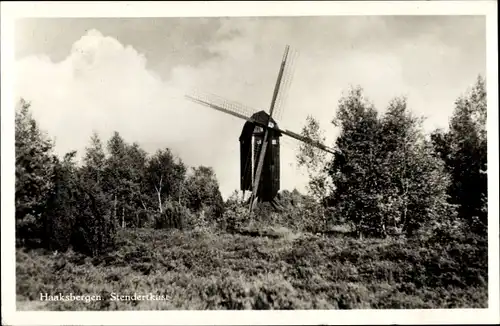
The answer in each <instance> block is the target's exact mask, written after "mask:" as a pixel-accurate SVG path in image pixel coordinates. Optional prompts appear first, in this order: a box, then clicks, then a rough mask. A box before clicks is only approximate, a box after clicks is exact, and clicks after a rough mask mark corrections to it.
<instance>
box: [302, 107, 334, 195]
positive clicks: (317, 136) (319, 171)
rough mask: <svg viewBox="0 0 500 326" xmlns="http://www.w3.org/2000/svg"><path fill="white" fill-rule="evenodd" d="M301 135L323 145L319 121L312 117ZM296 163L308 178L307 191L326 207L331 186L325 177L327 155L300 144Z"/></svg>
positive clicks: (305, 144) (328, 179) (310, 146)
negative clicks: (302, 168) (303, 169)
mask: <svg viewBox="0 0 500 326" xmlns="http://www.w3.org/2000/svg"><path fill="white" fill-rule="evenodd" d="M301 135H302V136H304V137H307V138H310V139H312V140H314V141H316V142H320V143H322V144H324V143H325V137H324V135H323V131H322V130H321V128H320V124H319V121H318V120H316V119H314V117H312V116H308V117H307V118H306V124H305V126H304V127H303V128H302V132H301ZM296 157H297V162H298V165H299V166H300V167H305V168H306V171H307V173H308V176H309V182H308V191H309V193H310V194H311V195H312V196H313V197H314V198H315V199H316V200H318V201H319V202H320V203H322V204H324V205H326V199H327V198H328V196H329V195H330V194H331V191H332V186H333V185H332V184H331V182H330V181H331V180H330V178H328V176H327V172H328V171H327V162H328V161H327V159H328V158H327V153H326V152H325V151H323V150H321V149H318V148H316V147H314V146H312V145H311V144H308V143H304V142H301V143H300V145H299V153H298V154H297V156H296Z"/></svg>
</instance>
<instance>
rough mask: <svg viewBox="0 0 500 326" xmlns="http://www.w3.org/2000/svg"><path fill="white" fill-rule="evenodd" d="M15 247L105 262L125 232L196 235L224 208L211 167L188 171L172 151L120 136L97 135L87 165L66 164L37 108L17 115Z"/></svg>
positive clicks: (22, 106)
mask: <svg viewBox="0 0 500 326" xmlns="http://www.w3.org/2000/svg"><path fill="white" fill-rule="evenodd" d="M15 124H16V145H15V148H16V194H15V198H16V240H17V241H18V244H21V245H27V246H42V247H45V248H48V249H51V250H66V249H67V248H68V247H70V246H71V247H72V248H73V249H74V250H77V251H81V252H84V253H86V254H90V255H94V256H95V255H99V254H101V253H103V252H104V251H106V250H108V249H111V248H113V245H114V237H115V235H116V231H117V229H118V228H126V227H154V228H179V229H183V228H193V227H196V226H203V225H204V224H208V223H211V222H213V221H215V220H216V219H217V218H220V217H221V216H222V213H223V209H224V202H223V199H222V196H221V194H220V191H219V185H218V182H217V179H216V176H215V174H214V171H213V170H212V168H209V167H205V166H199V167H193V168H189V167H188V166H186V164H185V163H184V162H182V160H181V159H180V158H178V157H176V156H175V155H174V154H173V153H172V152H171V151H170V150H169V149H168V148H166V149H162V150H158V151H157V152H156V153H154V154H153V155H148V154H147V153H146V152H145V151H144V150H143V149H142V148H141V147H140V146H139V145H138V144H137V143H132V144H130V143H127V142H126V141H125V140H124V139H123V138H122V137H121V136H120V134H119V133H118V132H115V133H114V134H113V135H112V137H111V138H110V139H109V140H108V141H107V142H106V143H104V142H103V141H102V140H101V139H100V137H99V135H98V134H96V133H94V134H93V135H92V137H91V139H90V141H89V145H88V147H87V148H86V150H85V153H84V155H83V158H82V161H81V162H77V160H76V152H75V151H73V152H70V153H67V154H66V155H64V157H63V158H60V157H58V156H57V155H56V154H55V153H54V142H52V141H51V140H50V139H49V138H48V137H47V135H45V134H44V133H43V132H42V131H41V130H40V128H39V126H38V125H37V123H36V121H35V119H34V118H33V117H32V114H31V112H30V103H28V102H26V101H24V100H21V101H20V102H19V106H18V108H17V110H16V118H15Z"/></svg>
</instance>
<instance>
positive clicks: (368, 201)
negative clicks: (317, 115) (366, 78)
mask: <svg viewBox="0 0 500 326" xmlns="http://www.w3.org/2000/svg"><path fill="white" fill-rule="evenodd" d="M332 123H333V124H334V125H335V126H337V127H340V128H341V133H340V135H339V137H338V138H337V140H336V142H335V154H334V157H333V160H332V161H331V162H330V163H329V164H328V174H329V177H330V178H331V179H332V183H333V185H334V190H333V193H332V196H331V204H332V205H333V206H334V207H335V210H336V214H337V215H341V216H344V217H345V218H346V220H347V221H349V222H350V223H351V224H352V225H353V227H354V228H355V230H356V232H358V234H360V236H361V235H362V234H363V233H380V232H381V228H380V224H379V223H377V222H378V221H376V218H375V217H376V215H375V214H373V212H377V205H378V201H379V196H380V192H379V191H378V189H380V186H381V185H379V184H378V183H377V181H379V180H378V178H377V171H376V167H377V164H378V163H379V162H377V159H378V158H377V153H379V148H378V146H379V143H378V142H377V137H378V132H379V130H380V122H379V120H378V115H377V111H376V110H375V108H374V107H373V106H372V105H371V104H369V103H368V102H367V101H366V100H365V98H364V96H363V92H362V89H361V88H360V87H356V88H353V89H351V90H350V91H349V93H348V94H347V95H346V96H344V97H342V98H341V99H340V101H339V108H338V110H337V114H336V116H335V118H334V119H333V120H332Z"/></svg>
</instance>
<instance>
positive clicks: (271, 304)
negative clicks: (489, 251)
mask: <svg viewBox="0 0 500 326" xmlns="http://www.w3.org/2000/svg"><path fill="white" fill-rule="evenodd" d="M118 248H119V249H118V250H117V251H116V252H113V253H111V254H109V255H107V256H104V257H99V258H94V259H92V258H88V257H84V256H82V255H80V254H77V253H74V252H67V253H64V254H58V255H54V254H52V253H49V252H45V251H42V250H32V251H27V250H25V249H18V250H17V255H16V256H17V257H16V259H17V280H16V282H17V284H16V288H17V309H18V310H40V309H42V310H156V309H360V308H361V309H370V308H372V309H373V308H476V307H487V299H488V298H487V294H488V292H487V281H486V280H487V265H486V264H487V259H486V253H485V251H486V249H485V248H483V247H481V246H478V245H477V244H474V243H468V242H461V243H457V242H447V243H446V244H443V245H439V244H435V243H432V244H431V243H430V242H422V241H416V240H414V241H410V240H404V239H398V240H395V239H388V240H376V239H366V240H355V239H351V238H333V237H332V238H326V237H319V236H312V235H298V234H290V233H287V232H281V233H278V236H276V237H266V236H262V237H255V236H245V235H231V234H211V233H207V232H195V231H192V232H180V231H162V230H149V229H141V230H125V231H121V233H120V234H119V237H118ZM481 248H483V249H481ZM59 292H61V293H63V294H69V293H73V294H74V295H77V294H84V295H93V294H97V295H101V297H102V299H103V300H101V301H93V302H89V303H85V302H82V301H78V302H75V301H73V302H47V301H44V302H40V301H39V298H40V293H51V294H57V293H59ZM134 292H135V293H137V294H148V293H153V294H157V295H165V296H168V297H169V300H164V301H112V300H109V298H110V294H111V293H118V294H122V295H132V294H133V293H134Z"/></svg>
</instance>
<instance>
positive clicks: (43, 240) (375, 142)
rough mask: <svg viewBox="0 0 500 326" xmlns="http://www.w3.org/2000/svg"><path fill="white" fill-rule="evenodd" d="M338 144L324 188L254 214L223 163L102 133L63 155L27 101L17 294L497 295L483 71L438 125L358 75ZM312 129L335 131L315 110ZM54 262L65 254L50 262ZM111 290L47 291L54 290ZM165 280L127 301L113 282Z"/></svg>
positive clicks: (268, 303) (180, 304)
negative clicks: (221, 173) (381, 105)
mask: <svg viewBox="0 0 500 326" xmlns="http://www.w3.org/2000/svg"><path fill="white" fill-rule="evenodd" d="M332 122H333V124H334V125H335V126H337V127H339V128H340V134H339V136H338V137H337V139H336V140H335V143H334V146H333V147H334V149H335V155H333V157H330V156H328V155H325V153H324V152H321V151H319V150H317V149H315V148H313V147H311V146H310V145H308V144H303V145H301V147H300V150H299V153H298V155H297V159H298V163H299V164H300V165H302V166H304V167H305V168H306V169H307V171H308V174H309V177H310V183H309V187H308V193H307V194H302V193H300V192H298V191H297V190H293V191H288V190H284V191H281V192H280V194H279V196H278V202H279V203H280V206H281V209H280V210H279V211H276V210H275V209H273V207H272V206H271V205H268V204H262V205H260V206H259V207H257V209H256V210H255V211H254V212H252V213H251V214H250V212H249V211H248V209H247V207H248V205H247V204H246V203H245V202H244V201H243V200H242V199H241V197H240V196H238V193H237V192H235V193H234V194H233V195H232V196H231V197H229V198H228V199H227V200H226V201H224V200H223V198H222V196H221V194H220V191H219V184H218V181H217V177H216V175H215V173H214V170H213V169H212V168H210V167H205V166H199V167H189V166H187V165H186V164H185V163H184V162H183V161H182V160H181V159H180V158H179V157H177V156H176V155H174V154H173V153H172V151H171V150H170V149H169V148H164V149H160V150H158V151H157V152H155V153H152V154H150V153H147V152H145V151H144V150H143V149H142V148H141V147H140V145H139V144H137V143H128V142H127V141H126V140H125V139H123V138H122V136H121V135H120V134H119V133H118V132H115V133H114V134H113V135H112V137H111V138H110V139H109V140H108V141H107V142H104V141H103V140H101V138H100V137H99V135H98V134H96V133H94V134H93V135H92V137H91V138H90V141H89V145H88V147H87V148H86V150H85V152H84V153H83V155H82V159H81V161H79V160H78V159H77V155H76V154H77V153H76V152H70V153H67V154H66V155H64V156H63V157H62V158H61V157H59V156H57V155H56V154H55V153H54V146H55V144H54V143H53V142H52V141H50V139H49V138H48V136H47V135H45V134H44V133H43V132H42V131H41V130H40V129H39V127H38V125H37V123H36V121H35V120H34V119H33V117H32V116H31V113H30V104H29V103H28V102H26V101H24V100H21V101H20V103H19V107H18V110H17V111H16V241H17V247H18V248H17V251H16V252H17V285H16V286H17V295H18V298H17V299H18V301H19V302H20V304H21V307H24V308H25V309H56V310H67V309H69V310H79V309H91V310H93V309H130V308H133V309H316V308H317V309H327V308H328V309H330V308H338V309H350V308H437V307H441V308H448V307H461V308H465V307H485V306H486V305H487V287H488V286H487V271H488V265H487V216H488V214H487V172H486V169H487V162H486V128H485V125H486V91H485V82H484V80H483V79H482V78H479V79H478V80H477V82H476V83H475V85H474V87H473V88H472V89H471V90H469V92H468V93H466V94H465V95H463V96H462V97H460V98H459V99H458V100H457V101H456V103H455V111H454V114H453V116H452V117H451V119H450V127H449V130H446V131H443V130H436V131H434V132H433V133H431V134H430V135H429V134H427V133H425V132H424V130H423V128H422V122H423V119H422V118H421V117H417V116H415V115H414V114H413V113H412V112H411V110H410V109H409V108H408V104H407V101H406V99H404V98H395V99H394V100H393V101H391V102H390V103H389V106H388V108H387V110H385V111H384V113H383V114H381V113H380V112H379V111H377V109H376V108H375V107H374V106H373V105H372V104H370V103H369V102H368V100H367V99H366V98H364V95H363V90H362V89H361V88H359V87H358V88H353V89H351V90H350V92H348V93H347V94H346V95H345V96H344V97H343V98H341V100H340V101H339V107H338V110H337V111H336V115H335V117H334V119H333V121H332ZM302 133H303V135H304V136H307V137H310V138H313V139H315V140H318V141H324V136H323V131H322V130H321V127H320V124H319V121H316V120H315V119H314V118H313V117H308V119H307V121H306V124H305V126H304V129H303V132H302ZM47 266H49V267H48V268H47ZM58 292H62V293H69V292H72V293H74V294H75V295H77V294H94V295H101V296H102V298H105V299H104V300H101V301H95V302H90V303H85V302H71V303H68V302H45V301H44V302H41V301H39V298H38V297H37V296H39V295H40V293H54V294H57V293H58ZM113 292H114V293H122V294H130V293H133V292H136V293H142V294H148V293H153V294H158V295H159V294H163V295H167V296H168V297H169V299H168V300H164V301H128V302H118V303H117V302H113V301H110V300H109V297H110V293H113Z"/></svg>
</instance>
